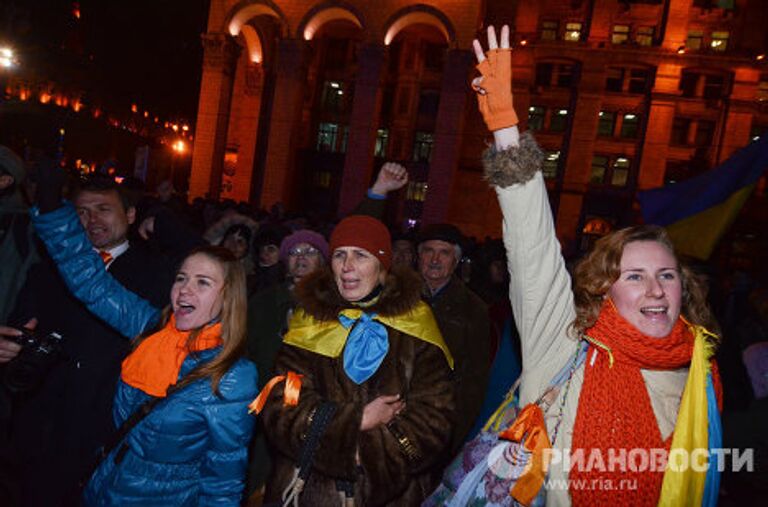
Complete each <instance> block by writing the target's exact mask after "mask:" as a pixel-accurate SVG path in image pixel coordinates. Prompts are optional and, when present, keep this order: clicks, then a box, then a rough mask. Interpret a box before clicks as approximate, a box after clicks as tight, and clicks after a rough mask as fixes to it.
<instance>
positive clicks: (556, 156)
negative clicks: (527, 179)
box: [541, 151, 560, 178]
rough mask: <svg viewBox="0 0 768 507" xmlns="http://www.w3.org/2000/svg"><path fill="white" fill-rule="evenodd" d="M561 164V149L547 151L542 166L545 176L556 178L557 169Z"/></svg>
mask: <svg viewBox="0 0 768 507" xmlns="http://www.w3.org/2000/svg"><path fill="white" fill-rule="evenodd" d="M559 165H560V152H559V151H545V152H544V163H543V164H542V166H541V172H542V174H543V175H544V177H545V178H556V177H557V169H558V166H559Z"/></svg>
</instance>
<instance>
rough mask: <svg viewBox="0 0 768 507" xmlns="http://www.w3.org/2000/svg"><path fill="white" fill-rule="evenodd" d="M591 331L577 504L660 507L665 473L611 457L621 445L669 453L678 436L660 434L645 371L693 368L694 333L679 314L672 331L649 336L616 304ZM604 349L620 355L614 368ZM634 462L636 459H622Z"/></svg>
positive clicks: (577, 429) (577, 440) (574, 494)
mask: <svg viewBox="0 0 768 507" xmlns="http://www.w3.org/2000/svg"><path fill="white" fill-rule="evenodd" d="M586 335H587V336H588V337H589V338H591V339H592V340H593V343H591V344H590V347H589V350H588V352H587V360H586V364H585V372H584V384H583V386H582V388H581V395H580V396H579V405H578V410H577V412H576V421H575V423H574V427H573V443H572V444H571V453H572V463H571V464H572V468H571V471H570V474H569V479H571V480H572V481H571V482H570V493H571V498H572V500H573V505H575V506H581V505H584V506H587V505H589V506H595V505H611V506H614V505H648V506H650V505H656V504H657V502H658V499H659V494H660V492H661V483H662V480H663V477H664V474H663V472H661V471H650V470H648V467H646V471H642V472H640V471H637V472H635V471H632V469H631V468H630V469H627V470H622V466H614V468H613V470H611V467H610V461H609V458H610V456H611V455H614V456H616V455H620V454H619V453H620V452H622V451H620V450H622V449H626V452H627V453H629V452H630V451H631V450H632V449H643V450H644V451H643V452H646V453H647V452H648V451H647V450H649V449H658V448H664V449H666V450H667V451H668V450H669V447H670V444H671V442H672V437H671V435H670V436H669V437H668V438H667V439H666V440H662V438H661V432H660V430H659V426H658V423H657V422H656V417H655V415H654V413H653V408H652V406H651V400H650V398H649V396H648V390H647V388H646V385H645V381H644V380H643V376H642V374H641V372H640V370H641V369H648V370H673V369H677V368H682V367H684V366H686V365H687V364H689V363H690V361H691V354H692V352H693V335H692V334H691V332H690V331H689V330H688V328H687V326H686V325H685V324H684V323H683V321H682V319H678V321H677V323H676V324H675V326H674V327H673V328H672V332H671V333H670V334H669V336H667V337H665V338H653V337H649V336H645V335H644V334H642V333H641V332H640V331H638V330H637V329H636V328H635V327H634V326H633V325H632V324H630V323H629V322H627V321H626V320H624V318H623V317H621V316H620V315H619V313H618V311H617V310H616V308H615V307H614V306H613V305H612V304H605V305H603V308H602V310H601V312H600V316H599V317H598V319H597V322H596V323H595V325H594V326H592V327H591V328H590V329H588V330H587V332H586ZM595 343H599V344H600V345H598V346H596V345H595ZM604 347H607V348H608V349H609V350H610V351H611V354H612V355H613V359H614V362H613V366H611V365H610V357H609V354H608V353H607V352H606V350H605V348H604ZM595 351H597V352H595ZM595 354H596V357H595V358H594V363H593V362H592V361H593V356H594V355H595ZM609 449H611V451H609ZM595 450H599V451H600V453H601V456H600V457H601V458H602V460H601V461H600V462H598V461H595V460H590V456H591V455H592V456H594V453H595V452H596V451H595ZM580 452H583V453H584V460H583V461H581V463H583V464H584V465H585V466H583V467H579V466H575V463H576V462H577V459H576V457H577V456H578V455H577V454H575V453H580ZM646 456H648V454H646ZM630 462H632V460H629V459H625V460H624V461H622V463H630ZM635 462H636V463H640V460H639V459H638V460H635ZM590 464H591V465H592V466H591V467H590V466H589V465H590ZM602 464H604V465H605V466H602ZM657 468H658V467H657ZM622 479H624V483H623V484H624V487H623V489H621V488H622ZM635 480H636V481H637V482H636V484H637V486H636V488H635ZM628 481H629V482H628ZM630 488H631V489H630Z"/></svg>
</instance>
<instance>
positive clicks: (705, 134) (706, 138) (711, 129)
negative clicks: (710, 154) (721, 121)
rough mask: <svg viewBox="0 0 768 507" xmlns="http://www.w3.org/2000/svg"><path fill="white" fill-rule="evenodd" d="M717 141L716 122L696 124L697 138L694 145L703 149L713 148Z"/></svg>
mask: <svg viewBox="0 0 768 507" xmlns="http://www.w3.org/2000/svg"><path fill="white" fill-rule="evenodd" d="M714 139H715V122H713V121H707V120H699V121H697V122H696V137H695V139H694V141H693V143H694V144H695V145H696V146H699V147H702V148H708V147H710V146H712V141H713V140H714Z"/></svg>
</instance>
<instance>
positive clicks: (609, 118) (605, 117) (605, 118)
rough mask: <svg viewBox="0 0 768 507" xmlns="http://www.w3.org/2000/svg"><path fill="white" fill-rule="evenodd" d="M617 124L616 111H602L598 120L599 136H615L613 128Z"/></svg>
mask: <svg viewBox="0 0 768 507" xmlns="http://www.w3.org/2000/svg"><path fill="white" fill-rule="evenodd" d="M615 125H616V113H613V112H609V111H600V113H599V114H598V120H597V135H598V136H607V137H610V136H613V129H614V127H615Z"/></svg>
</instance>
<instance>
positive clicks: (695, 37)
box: [685, 30, 704, 50]
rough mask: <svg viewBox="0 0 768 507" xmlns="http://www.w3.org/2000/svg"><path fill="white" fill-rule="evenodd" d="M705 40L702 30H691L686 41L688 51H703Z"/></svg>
mask: <svg viewBox="0 0 768 507" xmlns="http://www.w3.org/2000/svg"><path fill="white" fill-rule="evenodd" d="M703 40H704V32H702V31H701V30H691V31H690V32H688V39H687V40H686V41H685V47H686V49H693V50H696V49H701V45H702V42H703Z"/></svg>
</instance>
